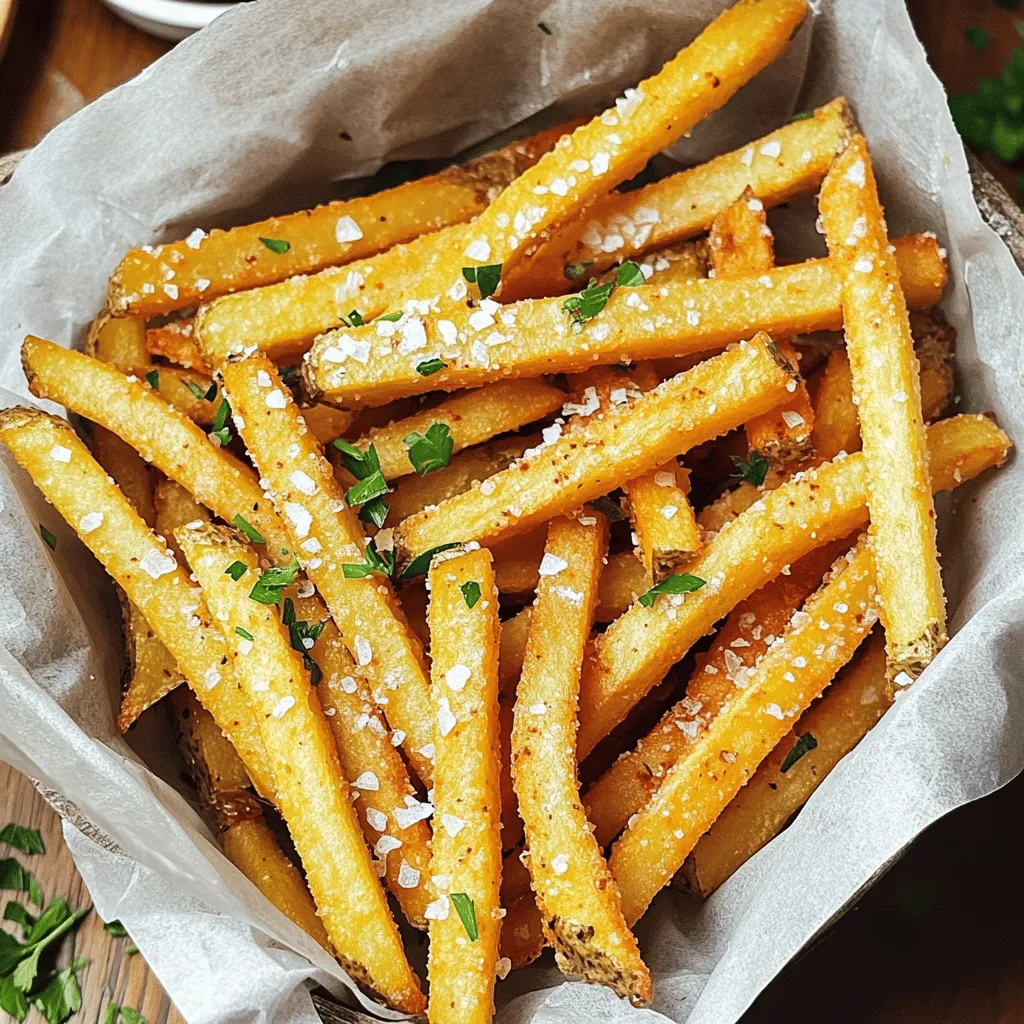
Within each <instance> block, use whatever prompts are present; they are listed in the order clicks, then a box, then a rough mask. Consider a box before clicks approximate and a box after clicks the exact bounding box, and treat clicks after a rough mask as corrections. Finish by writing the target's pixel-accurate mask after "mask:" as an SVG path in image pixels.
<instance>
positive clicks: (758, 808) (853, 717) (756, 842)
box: [676, 630, 893, 896]
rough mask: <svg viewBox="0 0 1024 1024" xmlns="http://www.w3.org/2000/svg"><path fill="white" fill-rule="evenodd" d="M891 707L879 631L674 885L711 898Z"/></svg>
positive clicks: (802, 719)
mask: <svg viewBox="0 0 1024 1024" xmlns="http://www.w3.org/2000/svg"><path fill="white" fill-rule="evenodd" d="M892 699H893V693H892V687H891V685H890V684H889V682H888V680H887V679H886V677H885V644H884V641H883V637H882V635H881V634H880V633H879V632H878V631H877V630H876V631H875V632H874V633H872V635H871V636H870V637H869V638H868V640H867V641H866V642H865V643H864V644H863V646H862V647H861V649H860V651H859V652H858V653H857V656H856V657H855V658H854V660H853V661H852V662H851V663H850V664H849V665H848V666H847V667H846V668H844V669H843V670H842V671H841V672H840V673H839V675H838V676H837V678H836V680H835V681H834V682H833V683H832V684H831V685H830V686H829V688H828V690H826V691H825V693H824V695H823V696H822V697H821V699H820V700H819V701H818V702H817V703H816V704H813V705H812V706H811V707H810V708H809V709H808V710H807V711H805V712H804V714H803V715H801V717H800V720H799V721H798V722H797V723H796V725H794V726H793V729H792V730H791V731H790V733H789V735H788V736H786V737H785V739H783V740H782V742H781V743H779V745H778V746H777V747H776V748H775V749H774V750H773V751H772V752H771V753H770V754H769V755H768V756H767V757H766V758H765V759H764V760H763V761H762V762H761V764H760V766H759V767H758V769H757V771H756V772H754V774H753V776H752V777H751V779H750V781H749V782H748V783H747V784H746V785H745V786H744V787H743V789H741V790H740V791H739V793H737V794H736V796H734V797H733V798H732V800H731V801H730V802H729V805H728V806H727V807H726V808H725V810H724V811H723V812H722V813H721V815H720V816H719V817H718V819H717V820H716V821H715V823H714V824H713V825H712V826H711V828H710V829H709V830H708V831H707V832H705V833H704V835H703V836H702V837H701V839H700V841H699V842H698V843H697V845H696V846H695V847H694V848H693V851H692V852H691V853H690V855H689V856H688V857H687V858H686V862H685V863H684V864H683V867H682V869H681V871H680V874H679V875H677V876H676V877H677V878H679V879H680V881H681V882H685V884H686V886H687V888H688V889H689V890H690V891H691V892H695V893H697V894H698V895H700V896H710V895H711V893H712V892H714V891H715V889H717V888H718V887H719V886H720V885H721V884H722V883H723V882H724V881H725V880H726V879H727V878H728V877H729V876H730V875H732V874H733V872H734V871H736V870H737V868H739V867H740V866H741V865H742V864H744V863H746V861H748V860H749V859H750V858H751V857H753V856H754V854H755V853H757V851H758V850H760V849H761V848H762V847H763V846H765V845H767V844H768V843H769V842H770V841H771V840H772V839H774V838H775V836H777V835H778V834H779V833H780V832H781V831H782V830H783V828H785V826H786V823H787V822H788V821H789V820H790V818H791V817H792V816H793V815H794V814H795V813H796V812H797V811H798V810H799V809H800V808H801V807H802V806H803V805H804V804H805V803H806V802H807V800H808V798H809V797H810V795H811V794H812V793H813V792H814V791H815V789H817V788H818V786H819V785H820V784H821V783H822V782H823V781H824V779H825V777H826V776H827V775H828V773H829V772H830V771H831V770H832V769H833V768H834V767H835V766H836V765H837V764H838V763H839V761H840V760H841V759H842V758H843V757H845V756H846V754H848V753H849V752H850V751H851V750H852V749H853V748H854V747H855V746H856V745H857V744H858V743H859V742H860V741H861V740H862V739H863V738H864V736H865V735H866V734H867V732H868V731H869V730H870V729H871V728H872V727H873V726H874V725H875V723H876V722H877V721H878V720H879V719H880V718H881V717H882V715H883V714H885V711H886V709H887V708H888V707H889V705H890V704H891V703H892ZM680 876H681V877H680Z"/></svg>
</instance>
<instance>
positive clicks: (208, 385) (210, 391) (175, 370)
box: [131, 366, 221, 427]
mask: <svg viewBox="0 0 1024 1024" xmlns="http://www.w3.org/2000/svg"><path fill="white" fill-rule="evenodd" d="M149 372H150V373H151V374H154V373H155V374H156V376H155V377H154V378H153V379H155V380H156V387H155V388H153V390H154V391H159V392H160V394H161V396H162V397H163V398H166V399H167V401H168V402H170V403H171V405H173V406H174V408H175V409H179V410H180V411H181V412H183V413H184V414H185V415H186V416H187V417H188V418H189V419H190V420H192V422H193V423H198V424H199V426H201V427H208V426H210V425H211V424H212V423H213V421H214V419H215V417H216V415H217V406H218V405H220V400H221V394H220V387H219V386H218V385H217V384H216V382H215V381H213V380H211V379H210V378H209V377H208V376H206V375H205V374H203V373H201V372H200V371H198V370H183V369H181V368H180V367H177V366H160V367H155V368H154V369H153V370H150V371H149ZM131 376H134V377H137V378H140V379H141V378H144V377H145V374H144V373H143V372H142V371H141V370H136V371H135V372H134V373H133V374H131ZM146 383H147V384H148V383H149V380H148V379H147V381H146ZM189 384H191V385H192V387H194V388H195V389H196V391H198V392H199V394H196V391H193V390H192V387H189ZM207 395H209V396H210V397H209V398H207V397H206V396H207Z"/></svg>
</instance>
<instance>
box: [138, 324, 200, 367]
mask: <svg viewBox="0 0 1024 1024" xmlns="http://www.w3.org/2000/svg"><path fill="white" fill-rule="evenodd" d="M193 328H194V324H193V321H192V319H191V317H190V318H189V319H187V320H172V321H171V322H170V323H168V324H164V325H163V327H150V328H148V329H147V330H146V348H147V350H148V351H149V354H150V355H152V356H163V357H164V359H167V360H168V361H169V362H172V363H177V364H178V366H184V367H185V369H186V370H199V372H200V373H206V374H212V373H213V367H212V366H210V364H209V363H208V362H207V361H206V360H205V359H204V358H203V354H202V352H200V351H199V346H198V345H197V344H196V343H195V342H194V341H193V340H192V331H193Z"/></svg>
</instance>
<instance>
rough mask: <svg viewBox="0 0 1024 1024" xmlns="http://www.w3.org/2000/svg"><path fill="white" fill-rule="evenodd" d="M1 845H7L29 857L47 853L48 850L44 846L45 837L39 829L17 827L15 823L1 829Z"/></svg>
mask: <svg viewBox="0 0 1024 1024" xmlns="http://www.w3.org/2000/svg"><path fill="white" fill-rule="evenodd" d="M0 843H7V844H8V845H9V846H13V847H14V848H15V849H16V850H20V851H21V852H22V853H27V854H29V855H32V854H36V853H46V848H45V847H44V846H43V837H42V834H41V833H40V831H39V829H37V828H25V827H24V826H23V825H15V824H14V822H13V821H12V822H11V823H10V824H9V825H5V826H4V827H3V828H2V829H0Z"/></svg>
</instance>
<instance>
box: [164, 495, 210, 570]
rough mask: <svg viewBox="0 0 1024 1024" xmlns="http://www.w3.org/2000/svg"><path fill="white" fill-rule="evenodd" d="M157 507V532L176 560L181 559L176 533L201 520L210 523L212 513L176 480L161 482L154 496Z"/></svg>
mask: <svg viewBox="0 0 1024 1024" xmlns="http://www.w3.org/2000/svg"><path fill="white" fill-rule="evenodd" d="M153 503H154V505H155V507H156V531H157V533H158V534H160V536H161V537H163V538H164V540H166V541H167V546H168V547H169V548H170V549H171V550H172V551H173V552H174V556H175V558H178V559H180V558H181V549H180V548H179V547H178V542H177V541H176V540H175V539H174V531H175V530H177V529H178V527H179V526H184V525H185V524H186V523H191V522H194V521H195V520H197V519H198V520H201V521H202V522H204V523H208V522H209V521H210V513H209V512H208V511H207V509H206V506H205V505H200V504H199V502H198V501H196V499H195V498H193V497H192V495H191V494H190V493H189V492H188V491H187V490H185V488H184V487H182V486H181V484H179V483H177V482H175V481H174V480H161V481H160V483H158V484H157V485H156V491H155V492H154V494H153Z"/></svg>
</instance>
